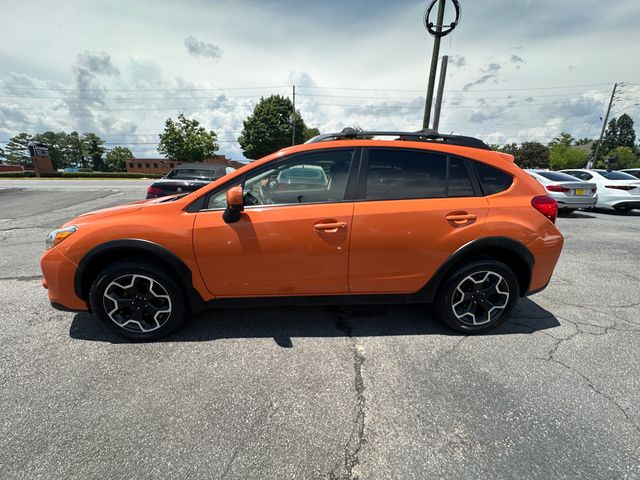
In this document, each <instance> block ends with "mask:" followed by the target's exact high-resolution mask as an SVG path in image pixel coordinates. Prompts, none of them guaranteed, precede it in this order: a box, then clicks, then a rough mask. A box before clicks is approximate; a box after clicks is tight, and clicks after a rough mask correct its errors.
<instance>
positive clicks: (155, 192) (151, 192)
mask: <svg viewBox="0 0 640 480" xmlns="http://www.w3.org/2000/svg"><path fill="white" fill-rule="evenodd" d="M161 194H162V189H161V188H158V187H153V186H151V187H149V188H147V196H149V195H153V196H156V197H157V196H158V195H161Z"/></svg>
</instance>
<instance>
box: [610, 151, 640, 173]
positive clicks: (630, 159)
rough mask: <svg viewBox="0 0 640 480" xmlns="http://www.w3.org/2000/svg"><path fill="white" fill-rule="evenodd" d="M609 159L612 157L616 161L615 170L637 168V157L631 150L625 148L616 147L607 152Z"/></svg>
mask: <svg viewBox="0 0 640 480" xmlns="http://www.w3.org/2000/svg"><path fill="white" fill-rule="evenodd" d="M608 156H609V157H613V158H615V160H616V166H615V168H616V169H620V168H633V167H636V166H638V156H637V155H636V153H635V152H634V151H633V148H631V147H627V146H620V147H616V148H614V149H613V150H611V151H610V152H609V155H608Z"/></svg>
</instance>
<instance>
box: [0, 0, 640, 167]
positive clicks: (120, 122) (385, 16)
mask: <svg viewBox="0 0 640 480" xmlns="http://www.w3.org/2000/svg"><path fill="white" fill-rule="evenodd" d="M551 7H553V8H551ZM556 7H557V8H556ZM423 8H424V5H423V2H418V1H417V0H408V1H406V2H402V1H401V2H400V3H399V4H397V5H395V6H394V8H391V9H390V8H389V7H388V4H387V3H385V2H381V1H377V0H374V1H372V2H370V3H369V4H368V10H367V15H362V11H361V9H359V8H356V7H355V6H352V5H351V4H349V3H346V4H345V3H344V2H340V3H338V2H336V1H335V0H327V3H325V4H322V5H320V4H317V2H304V1H302V2H295V3H294V2H292V1H290V0H283V1H279V2H263V3H256V2H251V3H247V2H244V1H241V2H231V1H230V0H223V1H221V2H213V3H212V2H202V1H199V0H187V1H185V2H183V3H181V4H180V5H179V6H177V5H173V6H171V5H170V4H167V6H163V7H162V8H157V5H156V4H153V3H151V2H149V1H146V2H145V1H141V2H136V3H135V4H132V3H131V2H127V3H125V2H124V1H122V0H114V2H111V3H107V4H104V3H103V4H92V3H89V4H86V5H83V8H82V9H78V8H77V6H74V5H72V2H63V3H62V4H60V5H58V6H56V8H55V9H53V8H51V6H50V4H49V2H45V1H44V0H34V1H32V2H10V4H9V5H7V6H5V7H4V10H3V14H5V16H6V17H7V18H27V17H28V18H30V22H31V23H30V26H31V28H32V29H33V30H34V31H45V30H47V29H50V28H55V29H56V31H55V35H47V36H46V39H45V37H44V36H42V37H37V36H35V37H32V40H33V41H29V42H3V43H2V44H0V72H8V73H5V74H0V143H2V142H1V141H2V140H3V139H6V138H8V137H10V136H12V135H14V134H16V133H18V132H20V131H28V132H32V133H34V132H37V131H43V130H47V129H53V130H60V129H65V130H72V129H75V130H78V131H81V132H82V131H86V130H94V131H96V133H99V134H102V135H103V136H104V137H105V138H106V139H107V140H108V141H110V142H111V143H118V142H122V143H128V144H129V146H130V147H131V148H132V150H133V151H134V152H135V153H136V154H138V155H156V154H157V153H156V152H155V146H154V145H153V143H154V142H156V141H157V134H158V133H159V132H160V131H161V130H162V128H163V126H164V121H165V120H166V118H167V117H168V116H172V117H174V118H175V117H176V116H177V115H178V113H180V112H184V113H185V114H186V115H187V116H190V117H193V118H196V119H198V120H199V121H201V122H202V123H203V124H204V125H205V126H206V127H207V128H211V129H213V130H215V131H216V132H218V136H219V138H220V140H221V142H220V145H221V150H222V153H226V154H229V155H231V156H233V157H234V158H240V155H241V154H240V150H239V146H238V145H237V143H235V139H236V138H237V136H238V134H239V132H240V130H241V129H242V121H243V120H244V119H245V118H246V116H247V115H248V114H249V113H250V112H251V110H252V108H253V106H254V105H255V103H256V102H257V101H258V100H259V98H260V96H267V95H269V94H276V93H277V94H282V95H290V94H291V85H293V84H295V85H296V86H297V94H298V97H297V101H296V104H297V107H298V108H299V109H300V111H301V112H302V114H303V117H304V119H305V121H306V123H307V124H308V125H309V126H313V127H319V128H320V129H321V130H322V131H329V130H339V129H341V128H343V127H344V126H347V125H360V126H362V127H363V128H380V129H383V128H384V129H391V128H399V129H405V128H406V129H418V128H420V126H421V121H422V108H423V105H424V90H425V83H426V76H427V69H428V59H429V58H430V54H431V45H432V40H431V38H430V37H427V36H425V31H424V27H423V26H422V24H421V22H420V16H421V13H422V11H423ZM32 10H36V11H43V12H47V15H43V16H33V15H30V14H29V12H31V11H32ZM463 10H464V12H463V13H464V14H463V17H462V21H461V23H460V24H459V26H458V28H457V29H456V30H455V32H454V33H453V34H452V35H451V36H450V37H447V39H445V41H443V42H442V48H441V52H440V54H441V55H449V57H450V64H451V66H452V67H453V66H458V67H463V68H451V69H450V70H449V72H448V77H447V83H446V89H445V101H444V108H443V112H442V118H441V123H440V125H441V130H442V131H452V130H453V131H456V132H457V133H461V134H471V135H479V136H481V137H483V138H487V139H489V138H502V139H503V142H498V143H504V142H506V141H519V142H520V141H523V140H526V139H538V140H545V138H544V137H543V136H544V135H549V136H553V135H554V134H557V133H559V131H560V130H568V131H570V132H572V133H573V134H574V136H594V135H596V134H597V133H598V130H599V120H598V117H599V116H601V115H602V114H603V113H604V108H605V106H606V101H607V97H608V95H609V92H610V88H611V84H612V83H613V81H620V80H626V81H631V82H632V81H634V80H635V79H637V78H638V73H640V72H639V71H638V67H637V65H636V62H632V61H629V57H628V54H627V53H626V52H625V51H623V50H621V49H620V48H619V45H621V44H627V45H629V44H631V45H633V44H635V43H638V40H640V30H639V29H637V22H633V21H631V20H632V19H633V18H634V15H635V17H636V18H637V14H636V13H635V12H636V11H637V8H636V2H634V1H633V0H626V1H621V2H618V3H617V4H616V6H615V8H610V7H609V6H606V5H604V4H601V3H599V2H595V0H589V1H588V5H587V6H584V2H582V1H581V2H578V1H577V0H568V1H567V2H565V3H563V4H562V5H561V6H560V7H558V5H556V3H555V2H553V1H552V0H540V1H539V2H530V1H527V2H509V1H507V0H502V1H492V2H466V3H465V4H464V5H463ZM122 12H126V14H124V15H123V13H122ZM576 15H577V18H576ZM569 18H570V19H571V22H568V21H567V19H569ZM569 24H571V25H569ZM572 25H574V26H572ZM52 26H55V27H52ZM613 26H615V28H613ZM3 28H4V31H3V33H4V36H5V37H6V38H21V37H22V36H23V34H24V32H23V29H24V26H23V25H22V24H20V23H19V22H5V23H4V24H3ZM47 31H48V30H47ZM210 32H215V39H216V43H219V44H220V45H222V46H224V50H225V52H224V55H221V53H222V52H221V49H220V47H218V46H216V45H215V44H213V43H208V42H207V41H206V39H208V38H210ZM355 32H357V34H356V33H355ZM185 38H186V39H190V38H191V39H192V40H190V41H188V42H186V41H185ZM79 39H81V41H80V40H79ZM514 45H515V46H517V47H514ZM185 46H186V47H187V50H186V51H185ZM189 46H191V49H190V47H189ZM596 46H597V47H598V48H595V47H596ZM88 52H93V53H88ZM189 52H190V54H188V53H189ZM514 52H515V53H516V54H517V55H514ZM522 52H526V56H524V55H523V53H522ZM516 57H517V59H522V60H524V59H525V58H526V62H524V61H523V62H520V61H518V60H517V59H516ZM203 58H206V59H209V58H211V59H215V60H216V61H215V62H212V61H203ZM567 59H571V62H567ZM569 65H578V66H579V67H580V68H579V69H571V68H570V67H569ZM603 65H606V68H603ZM518 67H519V68H518ZM581 72H582V73H581ZM583 72H589V76H588V78H585V76H584V73H583ZM496 82H497V83H496ZM584 84H598V85H594V86H584ZM572 85H573V87H572V88H549V89H542V90H541V89H540V88H541V87H567V86H572ZM248 87H253V88H248ZM322 87H340V88H322ZM216 88H222V90H216ZM346 88H350V89H351V90H345V89H346ZM465 88H466V91H465ZM46 89H54V90H46ZM369 89H375V90H369ZM624 95H627V97H624V96H623V97H621V102H620V103H619V104H616V105H615V106H614V107H615V108H618V109H620V108H622V107H623V106H625V105H627V104H628V103H629V102H627V103H624V102H623V101H622V100H625V99H627V100H628V98H631V97H630V95H631V93H625V94H624ZM630 103H633V102H630ZM615 108H614V114H615V113H616V111H617V110H615ZM634 108H635V107H632V108H630V109H629V110H627V113H630V114H631V115H634V114H636V115H637V113H640V111H639V110H638V109H637V108H635V109H634ZM553 129H558V131H553ZM536 135H540V137H539V138H538V137H535V136H536Z"/></svg>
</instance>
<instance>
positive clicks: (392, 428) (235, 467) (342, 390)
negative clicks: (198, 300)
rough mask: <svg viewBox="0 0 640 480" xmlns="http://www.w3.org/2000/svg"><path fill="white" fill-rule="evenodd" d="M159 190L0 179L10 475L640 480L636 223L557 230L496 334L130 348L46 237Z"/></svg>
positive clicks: (0, 354) (388, 309)
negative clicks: (66, 309)
mask: <svg viewBox="0 0 640 480" xmlns="http://www.w3.org/2000/svg"><path fill="white" fill-rule="evenodd" d="M148 183H149V182H147V181H129V180H127V181H117V182H114V181H108V182H105V181H102V182H101V181H92V182H87V181H78V180H76V181H54V180H50V181H35V180H33V181H8V180H5V181H0V240H1V243H0V245H1V247H0V248H1V249H2V255H0V305H1V308H0V345H1V347H0V358H1V362H0V386H1V389H0V478H2V479H4V480H8V479H27V478H29V479H31V478H43V479H44V478H47V479H48V478H65V479H75V478H77V479H103V478H110V479H119V478H135V479H148V478H149V479H151V478H189V479H196V478H202V479H215V478H238V479H250V478H255V479H266V478H361V479H396V478H397V479H430V478H447V479H449V478H450V479H457V478H492V479H495V478H536V479H549V478H554V479H557V478H606V479H612V478H640V349H639V348H638V344H639V341H640V315H639V314H638V311H639V307H640V299H639V294H640V288H639V287H640V272H639V271H638V270H639V267H640V213H631V214H626V215H623V214H617V213H613V212H600V211H599V212H576V213H575V214H572V215H570V216H565V217H561V218H560V219H559V220H558V225H559V228H560V230H561V231H562V232H563V234H564V235H565V239H566V243H565V248H564V251H563V254H562V257H561V259H560V262H559V264H558V267H557V269H556V273H555V276H554V278H553V280H552V282H551V284H550V285H549V287H548V288H547V290H545V291H543V292H542V293H540V294H538V295H535V296H533V297H531V298H529V299H524V300H521V301H520V303H519V306H518V308H517V311H516V313H515V315H514V317H513V318H512V319H511V320H509V321H508V323H506V324H505V325H503V326H501V327H500V328H498V329H497V330H495V331H493V332H491V333H490V334H487V335H482V336H475V337H466V336H462V335H458V334H453V333H452V332H450V331H448V330H446V329H445V328H443V327H442V326H440V324H438V323H437V322H436V321H435V320H433V318H432V317H431V315H430V313H429V311H428V310H427V309H425V308H424V307H421V306H388V305H387V306H380V307H376V306H371V307H352V308H326V307H325V308H321V307H318V308H270V309H264V308H263V309H234V310H231V309H229V310H218V311H213V312H207V313H203V314H199V315H198V316H196V317H195V318H194V319H193V320H192V321H190V322H189V323H188V324H187V325H186V327H185V328H183V329H182V330H180V331H179V332H177V333H176V334H174V335H172V336H171V337H169V338H167V339H165V340H164V341H161V342H156V343H147V344H136V343H126V342H123V341H122V340H120V339H119V338H118V337H115V336H114V335H113V334H112V333H110V332H109V331H108V330H107V329H106V328H104V327H102V326H101V325H100V324H99V323H97V321H95V320H94V319H93V318H92V317H91V316H90V315H88V314H74V313H63V312H58V311H55V310H53V309H52V308H51V307H50V306H49V304H48V301H47V297H46V291H45V290H44V289H43V288H42V287H41V285H40V270H39V264H38V262H39V256H40V254H41V253H42V250H43V248H44V238H45V235H46V233H47V232H48V231H49V230H50V229H51V228H53V227H56V226H57V225H59V224H61V223H63V222H64V221H66V220H67V219H69V218H71V217H72V216H74V215H76V214H78V213H81V212H85V211H89V210H93V209H96V208H100V207H104V206H111V205H115V204H119V203H124V202H126V201H131V200H137V199H140V198H143V197H144V192H145V188H146V186H147V185H148Z"/></svg>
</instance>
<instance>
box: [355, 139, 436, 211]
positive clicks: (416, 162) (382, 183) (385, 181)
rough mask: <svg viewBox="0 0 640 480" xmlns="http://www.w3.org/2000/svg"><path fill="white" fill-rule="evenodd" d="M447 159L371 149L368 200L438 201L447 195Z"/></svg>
mask: <svg viewBox="0 0 640 480" xmlns="http://www.w3.org/2000/svg"><path fill="white" fill-rule="evenodd" d="M446 169H447V158H446V157H445V156H444V155H439V154H434V153H430V152H421V151H417V150H400V149H379V150H378V149H371V150H369V164H368V168H367V181H366V194H365V198H366V199H367V200H400V199H410V198H438V197H444V196H445V195H446V188H445V187H446Z"/></svg>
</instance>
